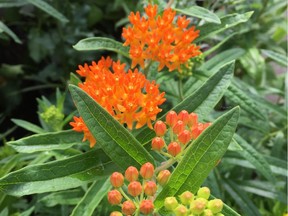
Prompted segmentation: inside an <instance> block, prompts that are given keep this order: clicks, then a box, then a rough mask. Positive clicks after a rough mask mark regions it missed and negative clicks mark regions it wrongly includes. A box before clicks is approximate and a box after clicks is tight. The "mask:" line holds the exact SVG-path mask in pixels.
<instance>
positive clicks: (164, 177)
mask: <svg viewBox="0 0 288 216" xmlns="http://www.w3.org/2000/svg"><path fill="white" fill-rule="evenodd" d="M170 175H171V173H170V171H169V170H162V171H160V172H159V174H158V176H157V182H158V184H160V185H161V186H163V185H164V184H166V183H167V181H168V179H169V177H170Z"/></svg>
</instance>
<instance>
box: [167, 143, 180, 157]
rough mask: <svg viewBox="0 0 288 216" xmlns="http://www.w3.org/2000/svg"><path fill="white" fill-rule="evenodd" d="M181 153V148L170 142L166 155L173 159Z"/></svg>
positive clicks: (177, 144)
mask: <svg viewBox="0 0 288 216" xmlns="http://www.w3.org/2000/svg"><path fill="white" fill-rule="evenodd" d="M180 152H181V146H180V145H179V143H177V142H172V143H170V144H169V145H168V153H169V154H170V155H172V156H173V157H175V156H176V155H178V154H179V153H180Z"/></svg>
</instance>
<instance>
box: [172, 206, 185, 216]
mask: <svg viewBox="0 0 288 216" xmlns="http://www.w3.org/2000/svg"><path fill="white" fill-rule="evenodd" d="M173 212H174V213H175V215H176V216H186V215H187V212H188V209H187V208H186V207H185V206H184V205H181V204H180V205H178V206H177V207H176V208H175V209H174V210H173Z"/></svg>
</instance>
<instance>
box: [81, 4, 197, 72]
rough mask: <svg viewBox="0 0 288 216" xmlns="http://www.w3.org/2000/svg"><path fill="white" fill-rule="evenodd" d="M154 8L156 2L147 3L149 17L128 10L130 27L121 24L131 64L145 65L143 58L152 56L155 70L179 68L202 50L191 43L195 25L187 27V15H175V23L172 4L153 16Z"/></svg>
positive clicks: (195, 36) (194, 37)
mask: <svg viewBox="0 0 288 216" xmlns="http://www.w3.org/2000/svg"><path fill="white" fill-rule="evenodd" d="M157 9H158V6H157V5H151V4H149V5H148V6H147V7H146V8H145V12H146V15H147V17H148V18H144V17H141V16H140V13H139V12H136V14H135V13H133V12H131V13H130V15H129V17H128V18H129V20H130V22H131V24H132V27H131V26H129V27H128V28H123V33H122V37H123V38H124V39H125V42H124V44H123V45H124V46H130V52H129V54H130V57H131V59H132V68H134V67H135V66H136V65H137V64H139V65H140V66H141V67H142V68H144V67H145V60H147V61H148V60H152V61H157V62H159V66H158V71H160V70H161V69H162V68H163V67H165V66H166V67H168V68H169V71H172V70H175V69H178V70H179V71H180V72H181V67H180V66H181V65H183V64H184V65H186V64H185V63H187V61H188V60H189V59H190V58H193V57H195V56H197V55H199V54H201V52H200V50H199V46H196V45H195V44H193V43H192V42H193V41H194V40H195V39H196V38H197V37H198V36H199V30H197V31H195V27H194V26H193V27H191V28H188V25H189V23H190V21H189V20H187V19H186V16H178V18H177V22H176V23H174V22H173V21H174V18H175V15H176V12H175V11H174V10H172V9H171V8H168V9H166V10H164V12H163V15H162V16H160V15H158V16H156V15H157ZM83 73H84V72H83Z"/></svg>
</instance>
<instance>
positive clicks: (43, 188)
mask: <svg viewBox="0 0 288 216" xmlns="http://www.w3.org/2000/svg"><path fill="white" fill-rule="evenodd" d="M116 169H118V167H116V166H115V164H114V163H112V162H111V160H110V159H109V158H108V157H107V156H106V155H105V153H104V152H103V151H102V150H101V149H97V150H92V151H89V152H86V153H83V154H81V155H77V156H72V157H69V158H67V159H63V160H58V161H53V162H48V163H45V164H40V165H31V166H27V167H25V168H22V169H20V170H17V171H15V172H11V173H9V174H8V175H6V176H4V177H3V178H1V179H0V191H2V192H5V193H7V194H9V195H13V196H23V195H29V194H34V193H45V192H50V191H58V190H65V189H69V188H75V187H79V186H80V185H83V184H85V183H86V182H89V181H93V180H96V179H101V178H103V177H105V176H107V175H110V174H111V172H113V171H115V170H116Z"/></svg>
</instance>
